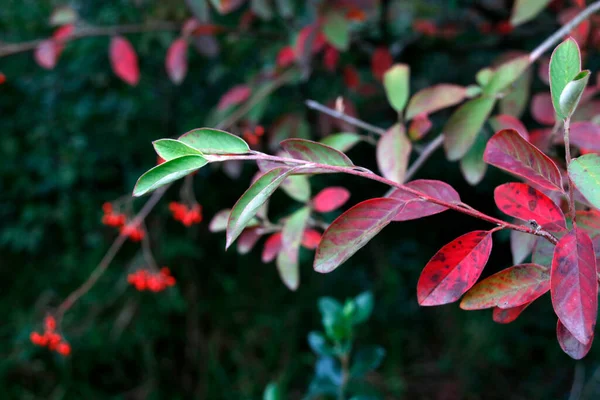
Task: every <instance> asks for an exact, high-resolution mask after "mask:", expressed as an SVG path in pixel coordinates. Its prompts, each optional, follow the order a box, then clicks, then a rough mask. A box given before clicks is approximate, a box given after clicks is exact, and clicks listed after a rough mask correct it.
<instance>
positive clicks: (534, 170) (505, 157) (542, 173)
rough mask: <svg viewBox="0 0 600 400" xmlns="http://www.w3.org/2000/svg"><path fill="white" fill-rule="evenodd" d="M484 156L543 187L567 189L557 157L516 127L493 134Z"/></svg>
mask: <svg viewBox="0 0 600 400" xmlns="http://www.w3.org/2000/svg"><path fill="white" fill-rule="evenodd" d="M483 160H484V161H485V162H487V163H488V164H491V165H493V166H495V167H498V168H501V169H503V170H505V171H507V172H510V173H511V174H515V175H517V176H520V177H522V178H525V179H528V180H530V181H531V182H533V183H535V184H537V185H539V186H541V187H543V188H546V189H550V190H558V191H561V192H562V191H563V186H562V177H561V174H560V171H559V170H558V167H557V166H556V164H555V163H554V161H552V160H551V159H550V157H548V156H547V155H545V154H544V153H542V152H541V151H540V150H539V149H538V148H537V147H535V146H534V145H532V144H531V143H529V142H528V141H526V140H525V139H523V137H522V136H521V135H519V134H518V133H517V131H515V130H514V129H505V130H502V131H500V132H498V133H496V134H495V135H494V136H492V138H491V139H490V140H489V141H488V144H487V146H486V148H485V153H484V155H483Z"/></svg>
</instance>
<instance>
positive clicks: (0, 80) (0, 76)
mask: <svg viewBox="0 0 600 400" xmlns="http://www.w3.org/2000/svg"><path fill="white" fill-rule="evenodd" d="M4 82H6V75H4V74H3V73H2V72H0V85H2V84H3V83H4Z"/></svg>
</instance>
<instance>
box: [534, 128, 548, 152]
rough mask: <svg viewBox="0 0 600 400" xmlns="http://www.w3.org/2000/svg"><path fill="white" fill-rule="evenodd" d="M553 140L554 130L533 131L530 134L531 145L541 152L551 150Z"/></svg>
mask: <svg viewBox="0 0 600 400" xmlns="http://www.w3.org/2000/svg"><path fill="white" fill-rule="evenodd" d="M551 138H552V128H544V129H533V130H532V131H531V133H530V134H529V143H531V144H532V145H534V146H535V147H537V148H538V149H539V150H541V151H543V152H546V151H548V149H549V148H550V145H551V144H552V143H551V140H550V139H551Z"/></svg>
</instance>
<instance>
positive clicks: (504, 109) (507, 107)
mask: <svg viewBox="0 0 600 400" xmlns="http://www.w3.org/2000/svg"><path fill="white" fill-rule="evenodd" d="M532 80H533V71H532V68H527V69H526V70H525V72H524V73H523V74H522V75H521V77H520V78H519V79H517V80H516V81H515V83H514V84H513V85H512V88H511V90H510V91H509V92H508V93H507V94H506V95H505V96H504V97H502V98H501V99H500V101H499V106H500V114H508V115H512V116H513V117H516V118H520V117H521V116H522V115H523V113H524V112H525V110H526V109H527V105H528V103H529V97H530V94H531V81H532Z"/></svg>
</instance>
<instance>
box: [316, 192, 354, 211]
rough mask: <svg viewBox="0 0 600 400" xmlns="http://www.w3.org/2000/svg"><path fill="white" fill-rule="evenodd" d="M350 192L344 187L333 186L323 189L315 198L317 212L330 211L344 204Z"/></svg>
mask: <svg viewBox="0 0 600 400" xmlns="http://www.w3.org/2000/svg"><path fill="white" fill-rule="evenodd" d="M349 198H350V192H349V191H348V190H347V189H346V188H343V187H338V186H332V187H328V188H325V189H323V190H321V191H320V192H319V193H318V194H317V195H316V196H315V197H314V198H313V199H312V205H313V209H314V210H315V211H317V212H330V211H333V210H335V209H337V208H339V207H341V206H343V205H344V203H346V202H347V201H348V199H349Z"/></svg>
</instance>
